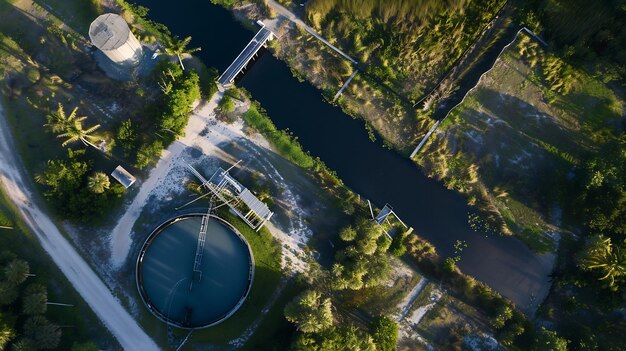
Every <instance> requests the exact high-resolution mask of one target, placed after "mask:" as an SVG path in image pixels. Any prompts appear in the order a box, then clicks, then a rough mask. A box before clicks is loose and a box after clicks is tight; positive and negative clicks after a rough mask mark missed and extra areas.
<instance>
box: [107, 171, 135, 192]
mask: <svg viewBox="0 0 626 351" xmlns="http://www.w3.org/2000/svg"><path fill="white" fill-rule="evenodd" d="M111 176H112V177H113V178H115V180H117V181H118V182H120V184H122V185H123V186H124V188H126V189H128V188H129V187H130V186H131V185H133V184H134V183H135V181H136V180H137V178H135V176H133V175H132V174H130V173H129V172H128V171H127V170H125V169H124V167H122V166H117V167H115V170H114V171H113V173H111Z"/></svg>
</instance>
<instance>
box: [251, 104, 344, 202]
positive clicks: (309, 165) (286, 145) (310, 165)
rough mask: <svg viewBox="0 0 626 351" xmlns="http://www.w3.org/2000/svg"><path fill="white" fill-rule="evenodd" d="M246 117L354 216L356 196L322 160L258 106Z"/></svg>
mask: <svg viewBox="0 0 626 351" xmlns="http://www.w3.org/2000/svg"><path fill="white" fill-rule="evenodd" d="M242 117H243V120H244V121H245V122H246V124H247V125H248V126H249V127H251V128H253V129H254V130H256V131H258V132H259V133H260V134H262V135H263V136H264V137H265V138H266V139H267V140H268V141H269V142H270V143H271V145H272V147H274V149H276V150H277V152H278V153H279V154H280V155H281V156H283V157H284V158H286V159H287V160H289V161H291V162H293V163H294V164H296V165H298V166H300V167H302V168H303V169H305V170H307V171H309V172H310V173H311V174H312V175H313V176H315V178H317V179H318V181H319V182H320V185H321V186H322V187H325V188H326V190H327V191H328V192H329V193H330V194H332V195H334V196H335V198H336V199H338V201H340V202H341V206H342V208H343V209H344V212H346V213H347V214H352V213H353V212H354V200H355V198H356V195H355V194H354V193H353V192H352V191H351V190H349V189H348V188H347V187H345V186H344V185H343V182H342V181H341V179H339V177H337V174H336V173H335V172H334V171H332V170H330V169H329V168H328V167H327V166H326V165H325V164H324V162H322V160H320V159H319V158H318V157H315V158H314V157H313V156H311V155H310V154H309V153H308V152H305V151H304V150H303V149H302V146H301V145H300V143H299V142H298V139H297V138H296V137H294V136H293V135H291V134H290V133H289V132H287V131H284V130H278V128H276V126H275V125H274V123H273V122H272V120H271V119H270V118H269V117H268V116H267V113H266V112H265V110H264V109H263V108H262V107H261V105H260V104H259V103H258V102H256V101H253V102H252V103H251V105H250V108H249V109H248V111H247V112H246V113H244V114H243V116H242Z"/></svg>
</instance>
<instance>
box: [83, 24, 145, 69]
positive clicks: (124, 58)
mask: <svg viewBox="0 0 626 351" xmlns="http://www.w3.org/2000/svg"><path fill="white" fill-rule="evenodd" d="M89 38H91V42H92V43H93V45H95V46H96V47H97V48H98V49H100V50H101V51H102V52H103V53H104V54H105V55H106V56H107V57H108V58H109V59H110V60H111V61H113V62H115V63H118V64H126V65H127V64H131V65H136V64H138V63H139V62H140V61H141V58H142V56H143V52H142V49H141V44H140V43H139V41H138V40H137V38H135V36H134V35H133V33H132V32H131V31H130V28H129V27H128V24H127V23H126V21H124V19H123V18H122V17H120V16H119V15H116V14H114V13H107V14H104V15H101V16H99V17H98V18H96V19H95V20H94V21H93V22H91V25H90V26H89Z"/></svg>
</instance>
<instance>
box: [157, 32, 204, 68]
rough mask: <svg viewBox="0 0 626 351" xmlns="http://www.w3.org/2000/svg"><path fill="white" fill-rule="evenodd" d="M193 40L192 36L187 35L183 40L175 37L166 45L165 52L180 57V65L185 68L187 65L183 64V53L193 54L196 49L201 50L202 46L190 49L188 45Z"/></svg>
mask: <svg viewBox="0 0 626 351" xmlns="http://www.w3.org/2000/svg"><path fill="white" fill-rule="evenodd" d="M190 42H191V37H187V38H185V39H183V40H179V39H178V37H174V39H172V40H171V41H169V42H168V43H167V46H166V47H165V53H167V54H168V55H176V57H178V62H179V63H180V67H181V68H182V69H183V71H184V70H185V65H183V60H182V57H181V56H182V55H184V54H192V53H194V52H196V51H200V50H201V48H193V49H188V48H187V46H188V45H189V43H190Z"/></svg>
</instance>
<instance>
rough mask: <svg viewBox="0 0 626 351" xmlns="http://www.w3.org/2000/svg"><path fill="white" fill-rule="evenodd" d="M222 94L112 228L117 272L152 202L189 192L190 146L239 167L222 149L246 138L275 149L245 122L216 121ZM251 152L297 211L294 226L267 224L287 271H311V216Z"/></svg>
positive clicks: (201, 111)
mask: <svg viewBox="0 0 626 351" xmlns="http://www.w3.org/2000/svg"><path fill="white" fill-rule="evenodd" d="M222 96H223V93H217V94H215V95H214V96H213V97H212V98H211V100H210V101H208V102H207V103H204V104H201V105H200V107H198V108H197V109H196V110H195V111H194V113H193V114H192V115H191V117H190V119H189V123H188V124H187V127H186V129H185V136H184V137H183V138H180V139H178V140H177V141H176V142H174V143H173V144H172V145H171V146H170V147H169V148H168V149H167V150H165V151H164V152H163V154H162V155H161V159H160V160H159V162H158V163H157V165H156V166H155V168H154V169H153V170H152V171H151V172H150V174H149V176H148V178H147V179H146V180H145V181H144V182H143V183H142V184H141V187H140V189H139V193H138V194H137V196H136V197H135V198H134V199H133V201H132V203H131V204H130V205H129V206H128V208H127V209H126V210H125V212H124V215H123V216H122V218H120V220H119V221H118V223H117V225H116V226H115V228H114V229H113V230H112V232H111V235H110V247H111V260H110V261H111V265H112V268H113V269H119V268H120V267H122V265H123V264H124V262H126V259H127V258H128V254H129V252H130V249H131V246H132V244H133V239H132V234H133V233H132V228H133V226H134V224H135V221H136V220H137V218H139V215H140V214H141V212H142V210H143V208H144V206H145V205H146V204H147V202H148V200H150V201H157V202H158V201H169V200H172V197H173V195H172V194H174V195H175V194H180V193H182V192H183V191H184V189H185V183H184V180H185V179H188V178H189V177H190V173H189V171H187V169H186V168H185V164H184V162H190V163H193V162H192V161H194V160H191V159H188V160H185V159H183V156H186V155H188V154H189V152H187V151H188V150H189V149H190V148H194V149H196V150H200V151H201V152H202V154H203V155H204V156H211V157H217V158H221V159H226V160H229V159H230V160H231V161H232V162H233V163H234V162H236V160H233V159H232V156H230V155H227V154H226V153H225V152H224V151H223V150H221V149H220V148H219V146H218V145H220V144H223V143H228V142H232V141H236V140H239V139H246V140H247V141H250V142H252V143H254V144H255V145H256V146H258V147H260V148H263V149H267V150H271V149H270V146H269V143H268V142H267V141H266V140H265V139H264V138H262V137H260V136H256V137H250V136H247V135H245V133H244V132H243V123H242V121H241V120H238V121H237V122H235V123H233V124H226V123H222V122H220V121H218V120H217V119H215V112H214V110H215V107H216V106H217V103H218V102H219V99H221V97H222ZM246 151H249V152H254V153H256V154H257V155H258V158H257V161H259V162H260V164H261V167H262V168H263V169H264V175H265V176H266V177H268V178H269V179H270V181H272V183H273V184H277V185H278V186H280V187H281V196H280V199H276V201H282V202H284V203H285V205H286V206H284V207H285V208H289V209H291V211H290V213H288V218H289V225H288V228H282V227H281V226H280V225H279V224H278V223H277V222H276V221H274V220H271V221H270V222H268V223H267V224H266V226H267V228H268V229H269V231H270V232H271V233H272V235H273V236H274V237H275V238H276V239H277V240H279V241H280V243H281V245H282V246H283V250H282V252H283V257H282V265H283V268H287V270H289V271H291V272H295V271H303V270H305V269H306V262H305V259H304V257H305V253H304V250H303V249H302V247H303V246H304V245H305V244H306V242H307V241H308V238H309V237H310V236H311V234H312V232H311V230H310V229H309V228H308V227H307V226H306V225H305V217H306V212H304V211H303V210H302V209H301V208H302V206H298V197H297V195H295V194H294V193H293V192H292V191H291V189H290V188H289V186H288V184H286V182H285V181H284V179H283V177H282V176H281V175H280V173H279V172H278V171H277V170H276V168H274V167H273V166H272V164H271V162H269V161H268V160H267V159H266V158H265V157H263V156H262V155H260V154H259V153H258V151H255V150H253V149H249V150H248V149H247V150H246ZM205 176H206V175H205Z"/></svg>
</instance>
